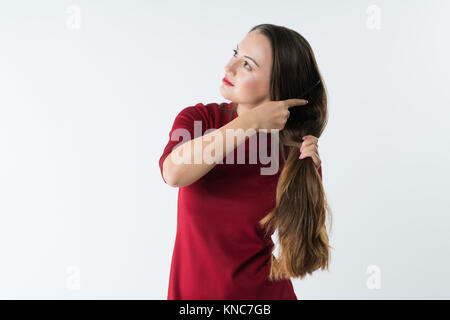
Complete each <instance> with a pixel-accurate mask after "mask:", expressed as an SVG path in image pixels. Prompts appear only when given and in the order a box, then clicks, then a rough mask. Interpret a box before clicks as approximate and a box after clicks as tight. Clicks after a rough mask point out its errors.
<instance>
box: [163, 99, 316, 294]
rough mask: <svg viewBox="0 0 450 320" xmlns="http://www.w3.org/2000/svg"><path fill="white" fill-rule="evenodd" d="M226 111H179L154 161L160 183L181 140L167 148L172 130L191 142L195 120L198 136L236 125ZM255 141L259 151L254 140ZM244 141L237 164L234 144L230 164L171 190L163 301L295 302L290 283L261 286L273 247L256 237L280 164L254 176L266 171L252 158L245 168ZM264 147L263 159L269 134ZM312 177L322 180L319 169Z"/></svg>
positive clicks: (209, 106)
mask: <svg viewBox="0 0 450 320" xmlns="http://www.w3.org/2000/svg"><path fill="white" fill-rule="evenodd" d="M232 106H233V105H232V103H223V104H221V105H220V106H219V104H217V103H210V104H207V105H203V104H202V103H199V104H197V105H195V106H189V107H186V108H184V109H183V110H181V112H180V113H179V114H178V115H177V116H176V118H175V121H174V123H173V126H172V130H171V131H170V133H169V142H168V144H167V145H166V147H165V148H164V151H163V154H162V156H161V157H160V160H159V166H160V170H161V176H162V164H163V162H164V159H165V158H166V157H167V156H168V155H169V154H170V152H171V151H172V149H173V148H174V147H175V146H177V145H178V144H179V143H180V141H181V138H180V140H178V139H177V140H176V141H171V139H170V138H171V137H172V133H173V131H174V130H175V129H177V128H184V129H186V130H188V131H189V132H190V135H191V138H196V137H197V136H196V135H195V134H194V121H201V128H202V129H201V133H200V135H203V134H205V131H206V130H208V129H211V128H220V127H222V126H224V125H225V124H227V123H228V122H229V121H230V120H232V119H234V118H236V117H237V115H236V114H235V113H234V114H233V116H232V119H230V116H231V115H232V114H231V112H230V113H228V112H227V110H228V111H230V109H231V108H232ZM219 107H223V108H225V109H226V110H225V111H223V110H221V109H220V108H219ZM208 133H209V131H208ZM197 134H198V133H197ZM255 136H256V139H257V140H256V141H257V147H258V149H259V145H260V144H259V143H260V142H259V141H260V138H259V136H258V134H256V135H255ZM249 141H250V139H247V140H246V142H245V164H239V163H236V162H237V150H238V149H239V147H243V145H244V144H242V145H241V146H239V147H238V148H236V149H234V164H228V163H225V161H226V158H225V157H224V163H223V164H220V163H219V164H217V165H216V166H215V167H214V168H213V169H212V170H211V171H209V172H208V173H207V174H206V175H204V176H203V177H202V178H200V179H199V180H197V181H196V182H194V183H193V184H191V185H188V186H185V187H180V188H179V190H178V214H177V233H176V239H175V246H174V250H173V254H172V263H171V270H170V277H169V288H168V295H167V299H168V300H186V299H192V300H201V299H205V300H206V299H209V300H233V299H234V300H240V299H254V300H256V299H266V300H297V296H296V294H295V292H294V288H293V286H292V282H291V280H289V279H287V280H280V281H273V282H272V281H269V280H267V279H266V277H267V276H268V274H269V269H270V264H269V262H270V258H271V250H272V247H273V245H274V243H273V241H272V239H271V235H272V234H268V235H267V236H264V233H263V230H262V228H261V227H260V226H259V224H258V221H259V220H260V219H262V218H263V217H264V216H266V215H267V214H268V213H269V212H270V211H271V210H272V209H273V208H274V207H275V204H276V202H275V199H276V198H275V195H276V193H275V191H276V184H277V181H278V177H279V173H280V172H281V167H282V163H281V164H280V165H279V167H280V169H279V170H278V172H277V173H276V174H274V175H262V174H261V173H260V168H261V167H267V168H268V167H270V164H261V163H260V162H259V157H258V159H257V160H258V163H256V164H252V163H249V162H250V161H249V153H248V149H249ZM266 142H267V150H268V151H267V154H271V152H270V133H268V134H267V141H266ZM285 150H286V151H287V150H288V149H287V148H286V149H285ZM286 154H287V153H286ZM279 158H281V154H280V157H279ZM280 161H281V162H282V159H280ZM318 170H319V173H320V176H321V177H322V170H321V167H320V168H319V169H318ZM163 179H164V177H163Z"/></svg>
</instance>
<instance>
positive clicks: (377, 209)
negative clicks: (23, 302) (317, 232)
mask: <svg viewBox="0 0 450 320" xmlns="http://www.w3.org/2000/svg"><path fill="white" fill-rule="evenodd" d="M449 12H450V2H449V1H444V0H441V1H436V0H434V1H425V0H423V1H406V0H403V1H395V2H394V1H379V0H374V1H357V0H353V1H332V0H329V1H299V0H296V1H277V2H274V1H245V2H241V1H235V0H230V1H226V2H223V1H199V0H197V1H181V0H179V1H0V259H1V262H0V298H2V299H166V297H167V286H168V281H169V271H170V262H171V257H172V250H173V245H174V241H175V235H176V217H177V216H176V214H177V211H176V210H177V194H178V190H177V189H176V188H172V187H170V186H169V185H166V184H164V182H163V180H162V178H161V174H160V171H159V166H158V160H159V157H160V156H161V154H162V152H163V148H164V146H165V145H166V143H167V141H168V137H169V136H168V134H169V131H170V128H171V126H172V123H173V120H174V118H175V116H176V115H177V114H178V112H179V111H181V110H182V109H183V108H185V107H187V106H191V105H195V104H197V103H199V102H202V103H205V104H206V103H210V102H228V101H226V100H225V99H224V98H223V97H222V96H221V95H220V92H219V87H220V84H221V79H222V77H223V76H224V75H225V72H224V66H225V64H226V63H227V61H228V59H229V58H230V57H231V55H232V49H234V47H235V46H236V44H237V43H238V42H239V41H240V40H241V39H242V38H243V37H244V36H245V34H246V33H247V32H248V31H249V30H250V29H251V28H252V27H253V26H254V25H257V24H260V23H273V24H277V25H283V26H286V27H288V28H291V29H294V30H296V31H298V32H299V33H301V34H302V35H303V36H304V37H305V38H306V39H307V40H308V41H309V42H310V44H311V46H312V47H313V50H314V53H315V55H316V58H317V62H318V64H319V68H320V70H321V72H322V75H323V77H324V80H325V84H326V86H327V88H328V93H329V105H328V107H329V114H330V117H329V122H328V126H327V127H326V130H325V132H324V134H323V135H322V137H321V138H320V142H319V152H320V156H321V159H322V165H323V182H324V186H325V190H326V194H327V198H328V200H329V203H330V205H331V208H332V210H333V213H332V214H333V229H332V233H331V238H330V240H331V245H332V246H333V247H334V248H335V249H334V250H333V251H332V257H331V266H330V272H327V271H320V272H316V273H315V274H314V275H312V276H309V277H307V278H306V279H303V280H299V279H293V284H294V288H295V291H296V294H297V296H298V297H299V299H449V298H450V273H449V270H450V254H449V253H450V210H449V208H450V205H449V197H448V191H449V190H450V185H449V178H450V170H449V169H448V167H447V166H448V163H449V162H450V153H449V146H450V139H449V133H450V132H449V129H448V126H447V125H448V122H449V120H450V111H449V108H450V93H449V92H450V90H448V84H449V83H450V72H449V71H450V62H449V58H448V57H450V44H449V39H450V21H449V19H448V13H449ZM275 241H276V238H274V242H275Z"/></svg>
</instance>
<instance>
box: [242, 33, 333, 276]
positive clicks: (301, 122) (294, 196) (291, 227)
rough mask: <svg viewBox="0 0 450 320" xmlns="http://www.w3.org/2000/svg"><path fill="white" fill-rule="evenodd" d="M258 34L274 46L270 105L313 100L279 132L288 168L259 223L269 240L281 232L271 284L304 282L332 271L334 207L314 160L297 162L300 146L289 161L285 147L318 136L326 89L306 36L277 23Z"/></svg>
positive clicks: (297, 109)
mask: <svg viewBox="0 0 450 320" xmlns="http://www.w3.org/2000/svg"><path fill="white" fill-rule="evenodd" d="M254 30H257V31H258V32H259V33H261V34H263V35H265V36H266V37H267V38H268V40H269V41H270V43H271V46H272V53H273V64H272V73H271V79H270V98H271V100H272V101H279V100H285V99H290V98H304V99H307V100H308V101H309V104H308V107H307V108H303V107H293V108H290V110H289V111H290V117H289V118H288V120H287V122H286V125H285V127H284V129H283V130H281V131H280V142H281V143H280V148H281V149H280V151H281V152H280V153H281V155H282V157H283V163H284V164H283V166H282V168H281V172H280V176H279V179H278V183H277V187H276V205H275V208H274V209H273V210H272V211H271V212H269V214H267V215H266V216H265V217H264V218H263V219H261V220H260V221H259V225H260V226H261V227H262V229H264V230H265V232H266V235H267V233H269V232H270V233H273V232H274V230H277V231H278V242H279V248H280V250H279V257H275V256H274V255H273V254H272V256H271V263H270V272H269V275H268V279H269V280H272V281H275V280H282V279H288V278H304V277H305V276H306V275H308V274H312V273H313V272H314V271H316V270H319V269H322V270H325V269H326V270H329V262H330V248H332V247H331V246H330V244H329V237H328V234H329V232H331V225H332V223H331V208H330V207H329V205H328V202H327V199H326V194H325V190H324V187H323V184H322V179H321V177H320V175H319V173H318V171H317V168H316V167H315V164H314V162H313V160H312V158H310V157H307V158H304V159H298V157H299V155H300V151H299V148H298V147H291V148H289V151H288V156H287V158H286V155H285V153H284V148H283V147H284V146H289V144H288V143H287V142H288V141H301V137H302V136H305V135H313V136H315V137H317V138H319V137H320V135H321V134H322V132H323V131H324V129H325V126H326V124H327V120H328V111H327V94H326V88H325V84H324V81H323V79H322V77H321V74H320V72H319V68H318V66H317V63H316V60H315V56H314V53H313V51H312V48H311V46H310V45H309V43H308V42H307V41H306V39H305V38H304V37H303V36H301V35H300V34H299V33H297V32H296V31H293V30H291V29H288V28H285V27H282V26H277V25H273V24H260V25H257V26H255V27H253V28H252V29H251V30H250V32H251V31H254ZM327 217H328V218H329V219H328V222H330V224H329V228H328V229H329V230H328V229H327V226H326V222H327ZM274 249H275V248H272V252H273V250H274Z"/></svg>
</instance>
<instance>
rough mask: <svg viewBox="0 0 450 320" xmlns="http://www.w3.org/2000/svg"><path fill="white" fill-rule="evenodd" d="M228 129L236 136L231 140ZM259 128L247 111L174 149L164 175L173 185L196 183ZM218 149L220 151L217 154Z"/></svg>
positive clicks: (164, 163) (165, 164) (164, 168)
mask: <svg viewBox="0 0 450 320" xmlns="http://www.w3.org/2000/svg"><path fill="white" fill-rule="evenodd" d="M227 129H228V130H230V131H231V134H229V135H230V136H231V137H233V138H232V139H230V140H231V141H229V143H227V141H226V140H227V134H226V132H227ZM247 130H248V131H247ZM257 131H258V128H257V124H256V123H255V122H253V121H252V119H251V117H250V115H249V114H247V113H245V114H243V115H242V116H238V117H237V118H235V119H234V120H232V121H230V122H229V123H227V124H226V125H224V126H223V127H221V128H219V129H216V130H214V131H212V132H209V133H207V134H205V135H203V136H200V137H197V138H194V139H191V140H190V141H188V142H186V143H183V144H182V145H180V146H178V147H177V148H175V149H173V150H172V152H171V153H170V154H169V155H168V156H167V157H166V159H165V160H164V162H163V175H164V179H165V180H166V181H167V183H168V184H169V185H171V186H174V187H184V186H187V185H190V184H192V183H194V182H195V181H197V180H198V179H200V178H201V177H203V176H204V175H205V174H207V173H208V172H209V171H210V170H211V169H212V168H214V166H215V165H216V164H217V163H218V162H220V161H221V160H223V158H224V157H225V156H226V155H227V154H228V153H230V152H232V151H233V150H234V149H235V148H236V147H237V146H239V145H240V144H241V143H243V142H245V140H246V139H248V138H249V137H250V136H252V135H253V134H255V133H256V132H257ZM234 137H236V138H234ZM216 147H217V149H215V148H216ZM205 150H206V152H205ZM211 150H212V151H211ZM215 151H218V152H217V154H216V152H215ZM174 153H176V154H174ZM180 154H181V156H180ZM205 155H206V157H205ZM208 156H211V159H209V160H208V159H207V157H208ZM180 160H181V161H180ZM180 162H181V163H180ZM208 162H209V163H208ZM211 162H212V163H211Z"/></svg>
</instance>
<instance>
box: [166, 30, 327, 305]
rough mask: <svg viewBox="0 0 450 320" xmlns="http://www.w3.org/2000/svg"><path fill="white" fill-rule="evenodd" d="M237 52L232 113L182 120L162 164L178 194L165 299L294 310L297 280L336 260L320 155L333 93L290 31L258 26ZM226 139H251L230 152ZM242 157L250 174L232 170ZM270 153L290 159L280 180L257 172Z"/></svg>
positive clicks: (236, 142)
mask: <svg viewBox="0 0 450 320" xmlns="http://www.w3.org/2000/svg"><path fill="white" fill-rule="evenodd" d="M233 51H234V54H233V56H232V57H231V60H230V61H229V63H228V64H227V65H226V66H225V71H226V75H225V78H224V79H223V83H222V86H221V88H220V91H221V94H222V96H223V97H224V98H225V99H228V100H230V101H232V102H231V103H221V104H220V105H219V104H217V103H209V104H207V105H204V104H202V103H198V104H197V105H195V106H189V107H186V108H184V109H183V110H181V112H180V113H179V114H178V115H177V117H176V118H175V121H174V124H173V126H172V130H171V131H170V133H169V142H168V144H167V145H166V147H165V149H164V152H163V154H162V156H161V158H160V160H159V166H160V170H161V175H162V178H163V180H164V182H166V183H167V184H169V185H171V186H174V187H179V193H178V216H177V234H176V240H175V247H174V251H173V256H172V265H171V271H170V281H169V290H168V299H177V300H180V299H183V300H185V299H195V300H200V299H221V300H234V299H266V300H267V299H278V300H280V299H294V300H296V299H297V296H296V294H295V292H294V289H293V286H292V283H291V280H290V278H291V277H294V278H297V277H299V278H303V277H305V276H306V275H307V274H312V273H313V272H314V271H315V270H317V269H328V262H329V248H331V247H330V246H329V243H328V235H327V229H326V226H325V221H326V213H327V212H328V213H330V211H329V207H328V205H327V202H326V198H325V192H324V189H323V185H322V180H321V179H322V171H321V160H320V157H319V154H318V151H317V148H318V145H317V141H318V137H320V135H321V134H322V132H323V130H324V129H325V126H326V123H327V119H328V112H327V95H326V91H325V86H324V83H323V80H322V78H321V75H320V73H319V69H318V66H317V63H316V60H315V57H314V54H313V51H312V49H311V47H310V45H309V43H308V42H307V41H306V40H305V39H304V38H303V37H302V36H301V35H300V34H299V33H297V32H295V31H293V30H290V29H288V28H285V27H282V26H276V25H272V24H261V25H257V26H255V27H254V28H252V29H251V30H250V32H249V33H248V34H247V35H246V37H245V38H244V39H243V40H242V41H241V42H240V43H239V45H238V46H237V48H236V49H235V50H233ZM302 98H304V99H306V100H303V99H302ZM227 130H229V131H230V130H231V131H233V132H236V131H239V130H241V131H244V132H251V133H252V132H253V133H254V134H250V135H237V136H236V138H233V139H232V140H227V139H226V136H227ZM271 130H274V131H271ZM257 133H258V134H257ZM260 133H265V134H266V135H265V136H264V135H260ZM274 133H275V134H276V136H275V137H276V138H277V139H273V138H274V136H273V134H274ZM180 136H183V137H184V138H183V141H182V142H181V143H180V142H179V140H180V139H179V138H180ZM186 137H187V138H186ZM255 139H256V141H257V143H256V149H255V148H254V146H255V145H254V144H249V141H250V140H253V141H255ZM274 141H275V142H278V141H279V142H280V143H279V144H278V143H275V145H274V143H273V142H274ZM269 142H270V143H269ZM211 146H214V147H215V149H214V152H212V153H210V154H212V155H213V160H214V161H213V162H211V161H206V160H205V159H204V155H205V154H206V153H208V152H206V151H207V150H211V149H212V148H211ZM243 147H244V149H245V159H244V160H245V161H244V163H242V161H241V162H240V163H239V160H236V161H233V163H230V161H228V159H225V155H226V156H227V157H229V156H233V157H234V158H233V157H232V159H233V160H234V159H235V158H239V153H240V151H242V148H243ZM252 147H253V148H252ZM264 150H267V151H268V152H267V154H269V153H270V154H271V155H273V154H275V155H277V157H276V159H275V160H277V161H278V160H279V157H278V154H280V153H281V155H282V158H281V160H280V161H279V163H280V166H279V167H278V171H276V172H275V173H274V174H262V172H263V169H264V168H267V167H265V166H264V164H267V161H265V163H263V162H264V161H260V159H257V161H256V162H255V161H252V159H253V160H255V159H254V158H255V157H254V156H255V154H256V155H260V156H261V154H262V153H264V152H262V151H264ZM279 151H281V152H279ZM261 152H262V153H261ZM286 155H287V157H286ZM299 156H300V157H299ZM177 157H178V158H177ZM177 159H178V160H177ZM180 159H182V160H183V161H179V160H180ZM192 159H194V160H192ZM195 159H197V161H196V160H195ZM198 159H200V160H198ZM222 160H223V161H222ZM241 160H242V159H241ZM266 160H267V159H266ZM275 168H277V167H275ZM275 230H277V232H278V240H279V247H280V249H279V250H280V254H279V258H276V257H275V256H274V254H273V251H274V248H275V246H274V243H273V241H272V239H271V235H272V234H273V233H274V231H275Z"/></svg>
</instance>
